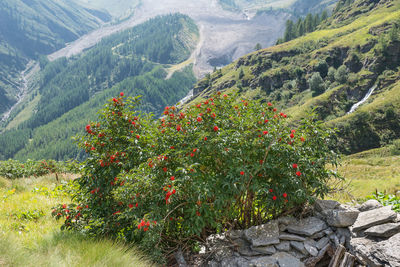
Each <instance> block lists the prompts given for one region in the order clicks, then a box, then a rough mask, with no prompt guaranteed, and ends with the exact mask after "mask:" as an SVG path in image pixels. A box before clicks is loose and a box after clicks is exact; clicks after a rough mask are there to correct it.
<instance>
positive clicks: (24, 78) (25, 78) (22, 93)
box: [1, 60, 40, 122]
mask: <svg viewBox="0 0 400 267" xmlns="http://www.w3.org/2000/svg"><path fill="white" fill-rule="evenodd" d="M39 70H40V67H39V63H37V62H35V61H33V60H31V61H29V62H28V64H27V65H26V68H25V70H23V71H22V72H21V74H20V75H21V82H20V85H19V86H18V94H17V102H16V103H15V104H14V105H13V106H12V107H11V108H10V109H9V110H8V111H7V112H5V113H4V114H3V117H2V118H1V121H2V122H3V121H6V120H7V119H8V118H9V117H10V114H11V112H12V111H13V110H14V109H15V108H16V107H17V106H18V105H19V104H20V103H21V102H22V101H23V100H24V98H25V97H26V95H27V93H28V91H29V90H28V89H29V81H30V79H31V78H32V76H33V75H34V74H35V73H37V72H39Z"/></svg>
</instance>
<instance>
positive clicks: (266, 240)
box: [244, 221, 279, 247]
mask: <svg viewBox="0 0 400 267" xmlns="http://www.w3.org/2000/svg"><path fill="white" fill-rule="evenodd" d="M244 237H245V238H246V239H247V240H248V241H249V242H250V243H251V244H252V246H253V247H262V246H268V245H275V244H278V243H279V227H278V222H277V221H270V222H268V223H266V224H262V225H258V226H252V227H250V228H249V229H247V230H245V231H244Z"/></svg>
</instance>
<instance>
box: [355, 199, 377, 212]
mask: <svg viewBox="0 0 400 267" xmlns="http://www.w3.org/2000/svg"><path fill="white" fill-rule="evenodd" d="M381 207H383V205H382V204H381V203H379V201H378V200H376V199H370V200H367V201H365V202H364V203H363V204H361V206H360V207H359V208H358V210H359V211H368V210H374V209H378V208H381Z"/></svg>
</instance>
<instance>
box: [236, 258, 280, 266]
mask: <svg viewBox="0 0 400 267" xmlns="http://www.w3.org/2000/svg"><path fill="white" fill-rule="evenodd" d="M238 266H240V265H238ZM248 266H249V267H250V266H251V267H280V266H279V265H278V263H277V260H276V259H274V258H273V257H268V256H266V257H259V258H255V259H253V260H251V261H250V262H249V265H248Z"/></svg>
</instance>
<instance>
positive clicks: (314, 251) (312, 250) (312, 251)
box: [304, 242, 318, 257]
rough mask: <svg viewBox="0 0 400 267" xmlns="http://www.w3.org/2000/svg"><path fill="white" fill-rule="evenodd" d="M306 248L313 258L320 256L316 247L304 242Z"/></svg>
mask: <svg viewBox="0 0 400 267" xmlns="http://www.w3.org/2000/svg"><path fill="white" fill-rule="evenodd" d="M304 248H305V249H306V250H307V252H308V253H309V254H310V255H311V256H313V257H315V256H317V255H318V249H317V248H316V247H315V246H312V245H311V244H310V243H307V242H304Z"/></svg>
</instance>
